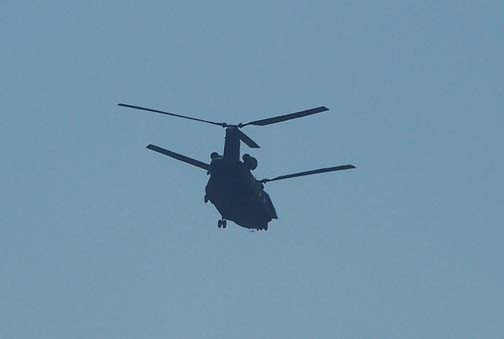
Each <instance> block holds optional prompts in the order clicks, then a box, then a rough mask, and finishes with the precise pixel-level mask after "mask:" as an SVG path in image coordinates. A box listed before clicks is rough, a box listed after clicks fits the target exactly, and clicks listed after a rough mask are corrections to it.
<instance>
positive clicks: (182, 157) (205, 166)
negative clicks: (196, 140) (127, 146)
mask: <svg viewBox="0 0 504 339" xmlns="http://www.w3.org/2000/svg"><path fill="white" fill-rule="evenodd" d="M147 148H148V149H150V150H152V151H154V152H158V153H161V154H164V155H167V156H169V157H172V158H174V159H177V160H180V161H183V162H185V163H187V164H189V165H193V166H196V167H199V168H202V169H204V170H207V171H208V169H209V168H210V165H208V164H205V163H204V162H201V161H199V160H196V159H193V158H189V157H186V156H185V155H182V154H178V153H175V152H172V151H169V150H167V149H164V148H162V147H159V146H156V145H152V144H150V145H147Z"/></svg>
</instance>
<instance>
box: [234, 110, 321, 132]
mask: <svg viewBox="0 0 504 339" xmlns="http://www.w3.org/2000/svg"><path fill="white" fill-rule="evenodd" d="M327 110H329V108H327V107H325V106H320V107H315V108H311V109H307V110H304V111H301V112H296V113H290V114H285V115H279V116H276V117H273V118H267V119H261V120H255V121H251V122H247V123H245V124H240V125H239V127H244V126H247V125H254V126H266V125H271V124H276V123H277V122H282V121H286V120H291V119H297V118H302V117H305V116H308V115H312V114H317V113H321V112H324V111H327Z"/></svg>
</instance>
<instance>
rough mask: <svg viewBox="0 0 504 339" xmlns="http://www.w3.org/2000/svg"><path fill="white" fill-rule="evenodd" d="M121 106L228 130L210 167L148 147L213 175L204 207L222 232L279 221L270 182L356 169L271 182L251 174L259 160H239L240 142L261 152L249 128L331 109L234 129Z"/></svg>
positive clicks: (337, 168)
mask: <svg viewBox="0 0 504 339" xmlns="http://www.w3.org/2000/svg"><path fill="white" fill-rule="evenodd" d="M118 105H119V106H122V107H128V108H133V109H139V110H143V111H149V112H154V113H160V114H165V115H169V116H173V117H178V118H183V119H188V120H193V121H199V122H203V123H206V124H211V125H215V126H220V127H223V128H225V129H226V138H225V143H224V153H223V154H222V155H220V154H218V153H217V152H213V153H212V154H211V155H210V158H211V162H210V164H207V163H205V162H202V161H199V160H195V159H193V158H189V157H187V156H185V155H182V154H178V153H175V152H172V151H169V150H167V149H165V148H162V147H159V146H156V145H152V144H149V145H147V148H148V149H150V150H152V151H155V152H158V153H161V154H164V155H167V156H169V157H171V158H174V159H176V160H179V161H183V162H185V163H187V164H189V165H192V166H195V167H199V168H201V169H203V170H205V171H206V172H207V174H208V175H210V179H209V180H208V183H207V185H206V187H205V198H204V201H205V203H207V202H208V201H210V202H211V203H212V204H213V205H214V206H215V208H216V209H217V210H218V211H219V213H220V215H221V219H220V220H219V222H218V224H217V226H218V227H219V228H226V220H231V221H233V222H234V223H236V224H237V225H239V226H242V227H244V228H248V229H251V230H257V231H259V230H267V229H268V223H269V222H270V221H271V220H272V219H278V216H277V213H276V211H275V207H274V206H273V203H272V201H271V199H270V197H269V195H268V193H266V191H265V190H264V184H265V183H267V182H272V181H277V180H284V179H289V178H296V177H301V176H305V175H313V174H320V173H325V172H333V171H340V170H347V169H352V168H355V166H353V165H342V166H335V167H327V168H320V169H315V170H311V171H304V172H297V173H292V174H286V175H281V176H277V177H274V178H271V179H261V180H258V179H256V178H255V177H254V175H253V174H252V173H251V171H253V170H254V169H256V168H257V160H256V159H255V158H254V157H252V156H250V155H249V154H244V155H243V157H242V160H240V143H241V142H243V143H244V144H245V145H247V146H248V147H250V148H259V145H258V144H257V143H256V142H254V141H253V140H252V139H251V138H250V137H249V136H247V135H246V134H245V133H243V132H242V131H241V130H240V129H241V128H243V127H246V126H249V125H252V126H267V125H271V124H276V123H279V122H283V121H287V120H291V119H297V118H301V117H305V116H309V115H313V114H317V113H321V112H324V111H327V110H328V108H327V107H325V106H320V107H316V108H311V109H308V110H304V111H300V112H295V113H290V114H285V115H280V116H275V117H272V118H266V119H260V120H254V121H250V122H247V123H239V124H238V125H232V124H227V123H225V122H215V121H210V120H204V119H198V118H194V117H190V116H186V115H180V114H175V113H169V112H165V111H160V110H156V109H151V108H146V107H140V106H133V105H128V104H118Z"/></svg>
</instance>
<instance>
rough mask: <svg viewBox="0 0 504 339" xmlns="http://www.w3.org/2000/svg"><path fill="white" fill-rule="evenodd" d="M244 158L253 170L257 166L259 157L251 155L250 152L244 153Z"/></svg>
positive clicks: (245, 162) (244, 161) (246, 164)
mask: <svg viewBox="0 0 504 339" xmlns="http://www.w3.org/2000/svg"><path fill="white" fill-rule="evenodd" d="M242 159H243V163H244V164H245V166H247V167H248V168H249V169H250V170H251V171H253V170H255V169H256V168H257V159H256V158H254V157H253V156H250V154H244V155H243V157H242Z"/></svg>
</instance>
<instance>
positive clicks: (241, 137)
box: [238, 130, 260, 148]
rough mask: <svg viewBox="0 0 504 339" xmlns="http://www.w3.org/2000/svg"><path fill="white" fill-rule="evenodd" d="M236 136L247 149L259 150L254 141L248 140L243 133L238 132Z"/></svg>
mask: <svg viewBox="0 0 504 339" xmlns="http://www.w3.org/2000/svg"><path fill="white" fill-rule="evenodd" d="M238 135H239V136H240V140H241V141H243V142H244V143H245V144H246V145H247V146H248V147H250V148H260V146H259V145H258V144H256V142H255V141H254V140H252V139H250V137H249V136H248V135H246V134H245V133H243V132H242V131H240V130H238Z"/></svg>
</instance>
